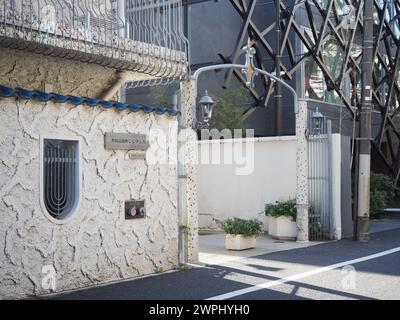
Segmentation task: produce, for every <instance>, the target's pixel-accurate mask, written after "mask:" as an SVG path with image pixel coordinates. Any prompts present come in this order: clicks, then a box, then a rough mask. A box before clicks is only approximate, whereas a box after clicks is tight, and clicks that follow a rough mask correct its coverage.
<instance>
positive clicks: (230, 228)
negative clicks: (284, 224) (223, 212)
mask: <svg viewBox="0 0 400 320" xmlns="http://www.w3.org/2000/svg"><path fill="white" fill-rule="evenodd" d="M215 221H216V223H217V225H218V226H219V227H221V228H222V229H223V230H224V231H225V233H227V234H234V235H239V234H241V235H243V236H245V237H252V236H257V235H259V234H260V233H261V232H262V225H263V224H262V222H261V221H258V220H255V219H251V220H247V219H240V218H231V219H227V220H224V221H220V220H217V219H216V220H215Z"/></svg>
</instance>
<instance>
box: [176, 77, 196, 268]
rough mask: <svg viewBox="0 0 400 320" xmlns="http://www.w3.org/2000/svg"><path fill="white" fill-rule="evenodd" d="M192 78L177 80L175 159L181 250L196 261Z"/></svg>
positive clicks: (194, 134)
mask: <svg viewBox="0 0 400 320" xmlns="http://www.w3.org/2000/svg"><path fill="white" fill-rule="evenodd" d="M196 96H197V94H196V82H195V81H194V80H185V81H183V82H181V94H180V97H181V101H180V110H181V112H182V114H181V116H180V137H179V139H180V145H181V146H182V147H183V149H182V148H181V150H179V151H178V152H179V154H180V157H179V159H178V160H179V161H180V166H181V170H180V171H181V174H180V175H179V180H180V185H181V186H182V188H180V189H181V192H182V193H181V194H180V197H182V201H181V204H182V213H181V219H183V221H182V222H183V223H185V226H186V229H185V231H186V236H185V238H186V239H185V250H186V262H188V263H196V262H198V261H199V222H198V216H199V215H198V207H197V160H198V159H197V154H198V149H197V148H198V146H197V134H196V131H194V130H193V129H192V124H193V121H194V119H195V117H196ZM178 174H179V173H178Z"/></svg>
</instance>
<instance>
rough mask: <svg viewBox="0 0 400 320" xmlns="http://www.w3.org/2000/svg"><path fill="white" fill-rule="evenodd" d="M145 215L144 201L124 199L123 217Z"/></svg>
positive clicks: (128, 218)
mask: <svg viewBox="0 0 400 320" xmlns="http://www.w3.org/2000/svg"><path fill="white" fill-rule="evenodd" d="M145 217H146V209H145V207H144V201H137V200H128V201H125V219H126V220H131V219H142V218H145Z"/></svg>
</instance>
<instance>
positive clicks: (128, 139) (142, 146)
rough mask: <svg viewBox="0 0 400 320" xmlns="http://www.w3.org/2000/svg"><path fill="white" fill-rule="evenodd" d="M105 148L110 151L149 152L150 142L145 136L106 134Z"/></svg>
mask: <svg viewBox="0 0 400 320" xmlns="http://www.w3.org/2000/svg"><path fill="white" fill-rule="evenodd" d="M104 147H105V148H106V149H109V150H147V149H148V147H149V140H148V139H147V135H145V134H133V133H115V132H106V134H105V135H104Z"/></svg>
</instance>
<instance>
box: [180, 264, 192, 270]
mask: <svg viewBox="0 0 400 320" xmlns="http://www.w3.org/2000/svg"><path fill="white" fill-rule="evenodd" d="M190 269H192V268H191V267H190V266H188V265H181V266H179V267H178V270H179V271H188V270H190Z"/></svg>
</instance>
